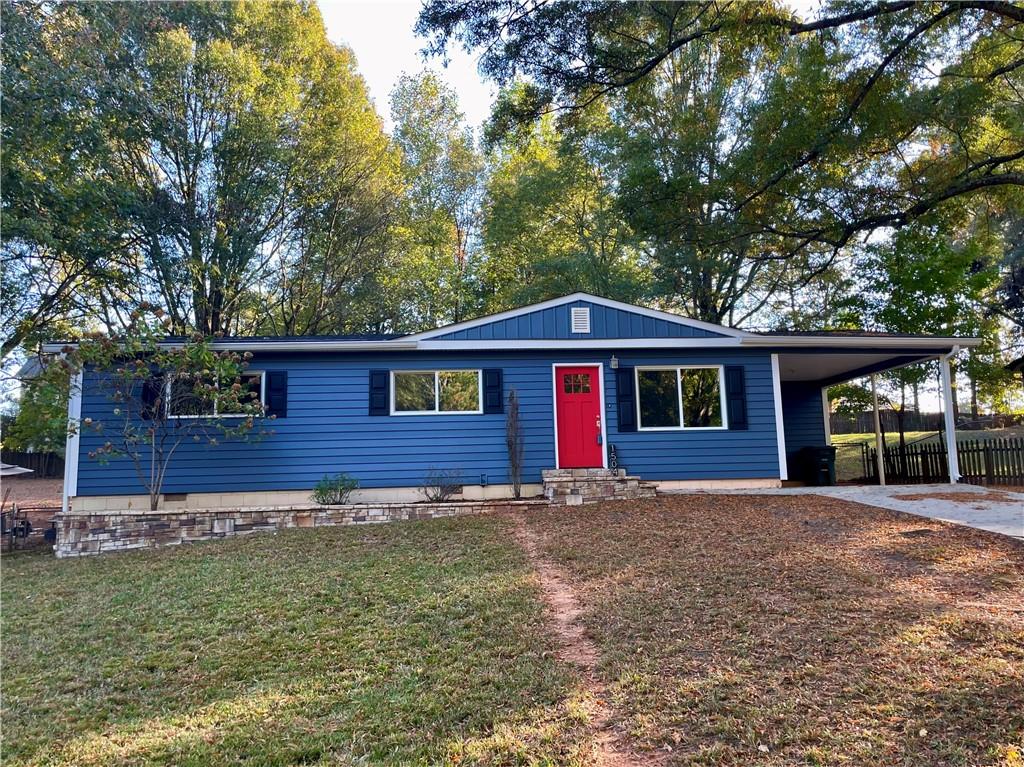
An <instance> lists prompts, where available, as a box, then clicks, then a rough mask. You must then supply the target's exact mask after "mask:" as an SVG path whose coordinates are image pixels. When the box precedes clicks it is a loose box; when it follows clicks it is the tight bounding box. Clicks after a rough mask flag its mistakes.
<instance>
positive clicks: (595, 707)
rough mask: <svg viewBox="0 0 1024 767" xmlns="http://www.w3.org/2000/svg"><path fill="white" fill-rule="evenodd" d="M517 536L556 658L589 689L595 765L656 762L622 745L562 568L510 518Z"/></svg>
mask: <svg viewBox="0 0 1024 767" xmlns="http://www.w3.org/2000/svg"><path fill="white" fill-rule="evenodd" d="M512 519H513V522H514V524H515V536H516V540H517V541H518V542H519V544H520V545H521V546H522V547H523V550H524V551H525V552H526V556H527V557H528V558H529V560H530V564H532V565H533V568H534V569H535V570H536V571H537V575H538V577H539V578H540V586H541V592H542V594H543V597H544V604H545V606H546V607H547V622H548V626H549V628H550V629H551V632H552V634H554V636H555V638H556V640H557V642H558V645H559V649H558V657H559V658H560V659H561V660H563V661H565V662H566V663H571V664H573V665H574V666H576V667H577V668H578V669H579V670H580V671H581V672H582V676H583V689H584V691H585V692H587V693H588V697H589V699H590V700H591V701H592V703H591V704H590V711H589V712H588V713H589V714H590V725H591V728H592V729H593V731H594V745H595V756H596V758H597V761H596V764H597V765H598V767H640V766H641V765H657V764H659V763H660V762H661V761H663V760H662V759H660V758H659V757H657V756H653V755H652V756H644V757H643V758H641V757H639V756H637V755H636V754H634V753H633V752H632V751H631V750H630V749H629V748H628V747H627V746H626V745H625V743H623V736H622V734H621V733H619V732H618V731H617V730H616V729H615V727H614V726H613V724H612V712H611V710H610V707H609V703H608V688H607V686H606V685H605V683H604V682H602V681H601V679H600V678H599V677H598V675H597V657H598V653H597V646H596V645H595V644H594V643H593V642H592V641H590V639H588V638H587V636H586V634H585V633H584V631H583V624H582V622H581V621H580V615H581V613H582V612H583V611H582V609H581V608H580V605H579V602H578V601H577V600H576V595H575V594H574V593H573V590H572V587H571V586H570V585H569V583H568V580H567V579H566V577H565V571H564V570H563V569H562V568H561V567H559V566H558V565H557V564H555V563H554V562H553V561H551V560H550V559H548V558H547V557H546V556H544V554H543V553H542V552H541V550H540V544H539V541H538V539H537V534H536V533H535V532H534V531H533V530H532V529H530V525H529V523H528V522H527V521H526V520H525V519H524V518H523V517H522V515H518V514H517V515H514V516H513V517H512Z"/></svg>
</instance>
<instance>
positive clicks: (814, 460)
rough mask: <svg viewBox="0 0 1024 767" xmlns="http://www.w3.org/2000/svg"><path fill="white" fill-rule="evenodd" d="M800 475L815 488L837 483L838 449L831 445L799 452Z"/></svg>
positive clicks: (804, 449) (808, 448)
mask: <svg viewBox="0 0 1024 767" xmlns="http://www.w3.org/2000/svg"><path fill="white" fill-rule="evenodd" d="M799 456H800V474H801V475H802V477H803V480H804V482H806V483H807V484H808V485H811V486H813V487H823V486H827V485H834V484H835V483H836V449H835V448H834V447H832V446H831V445H821V446H820V447H805V448H802V449H801V450H800V452H799Z"/></svg>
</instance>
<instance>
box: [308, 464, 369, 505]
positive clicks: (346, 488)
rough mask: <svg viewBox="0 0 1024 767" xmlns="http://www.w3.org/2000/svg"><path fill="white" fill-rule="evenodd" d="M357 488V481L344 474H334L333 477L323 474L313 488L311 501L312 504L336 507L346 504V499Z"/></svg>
mask: <svg viewBox="0 0 1024 767" xmlns="http://www.w3.org/2000/svg"><path fill="white" fill-rule="evenodd" d="M357 487H359V480H358V479H356V478H355V477H350V476H349V475H348V474H346V473H345V472H341V473H340V474H335V475H334V476H333V477H332V476H331V475H330V474H325V475H324V478H323V479H321V480H320V481H319V482H317V483H316V487H314V488H313V495H312V499H313V502H314V503H319V504H320V505H321V506H337V505H339V504H342V503H348V497H349V496H350V495H352V491H353V490H355V489H356V488H357Z"/></svg>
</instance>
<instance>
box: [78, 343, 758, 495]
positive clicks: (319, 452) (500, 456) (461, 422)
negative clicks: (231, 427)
mask: <svg viewBox="0 0 1024 767" xmlns="http://www.w3.org/2000/svg"><path fill="white" fill-rule="evenodd" d="M614 353H615V354H616V355H617V356H618V358H619V361H620V364H621V365H623V366H626V365H660V364H742V365H744V366H745V367H746V381H747V398H748V409H749V424H750V428H749V429H748V430H746V431H676V432H634V433H619V432H618V423H617V418H616V392H615V376H614V372H613V371H612V370H611V369H610V368H609V366H608V361H609V358H610V357H611V354H612V351H611V350H609V351H607V352H594V351H590V352H508V353H504V354H495V353H486V352H447V353H446V352H434V353H429V354H428V353H419V352H410V353H405V354H397V353H391V354H387V355H385V354H383V353H380V354H369V353H367V354H292V355H286V354H273V355H271V354H263V355H257V356H256V357H255V358H254V359H253V361H252V365H251V367H252V369H255V370H287V371H288V415H287V417H286V418H282V419H278V420H275V421H271V422H266V424H265V425H266V426H267V427H268V428H270V429H271V430H272V431H273V434H271V435H269V436H266V437H264V438H262V439H260V440H259V441H254V442H238V441H235V442H225V443H222V444H220V445H216V446H208V445H205V444H194V443H192V442H186V443H184V444H182V446H181V447H180V448H179V450H178V453H177V454H176V455H175V457H174V460H173V463H172V466H171V469H170V471H169V472H168V477H167V481H166V483H165V486H164V491H165V492H169V493H183V492H233V491H234V492H244V491H253V490H305V489H309V488H311V487H312V486H313V485H314V484H315V483H316V481H317V480H319V479H320V478H321V477H323V475H324V474H326V473H334V472H339V471H345V472H348V473H349V474H352V475H353V476H355V477H356V478H358V480H359V482H360V484H361V486H362V487H368V488H372V487H381V488H386V487H408V486H418V485H419V484H421V483H422V481H423V478H424V475H425V474H426V472H427V470H428V468H429V467H436V468H440V469H456V470H459V471H460V472H461V473H462V478H463V481H464V482H465V483H466V484H477V483H479V482H480V478H481V475H485V476H486V478H487V481H488V483H490V484H504V483H507V482H508V481H509V479H508V454H507V451H506V447H505V416H504V415H503V414H499V415H444V416H434V415H428V416H375V417H371V416H370V415H368V404H367V400H368V389H369V375H368V370H369V369H371V368H389V369H405V370H408V369H431V368H439V367H440V368H445V369H457V368H472V369H476V368H488V367H494V368H501V369H502V370H503V371H504V387H505V395H506V396H507V394H508V392H509V391H510V390H511V389H516V391H517V392H518V394H519V399H520V402H521V420H522V423H523V434H524V441H525V461H524V477H523V479H524V481H526V482H540V473H541V471H542V470H543V469H548V468H553V467H554V465H555V447H554V425H553V424H554V420H553V387H552V363H554V362H559V363H583V362H604V363H605V380H604V385H605V404H606V413H605V419H606V429H607V436H608V441H609V442H610V443H612V444H614V445H615V447H616V449H617V451H618V455H619V459H620V461H621V463H622V464H623V465H624V466H626V467H627V468H628V469H629V470H630V471H631V472H633V473H636V474H639V475H640V476H642V477H645V478H648V479H725V478H737V479H738V478H765V477H777V476H778V460H777V456H776V440H775V420H774V409H773V404H772V403H773V398H772V388H771V365H770V357H769V355H768V354H767V353H764V352H757V351H746V350H722V349H709V350H706V351H703V350H687V351H675V350H673V351H665V352H660V351H659V352H653V351H646V352H645V351H639V350H615V351H614ZM555 354H557V356H553V355H555ZM84 389H85V391H84V394H83V402H82V416H83V417H89V418H92V419H93V420H94V421H95V422H99V423H104V422H107V423H109V422H111V421H112V412H111V411H112V407H113V405H112V403H110V402H109V401H108V400H107V398H106V397H105V395H104V394H103V392H102V391H101V390H100V388H99V387H98V385H97V377H96V375H95V374H88V375H87V376H86V379H85V386H84ZM108 428H111V429H112V428H114V425H113V423H111V424H110V426H109V427H108ZM104 439H105V438H104V436H103V435H102V433H99V434H98V433H96V432H94V431H92V430H90V429H84V430H83V432H82V437H81V444H80V460H79V475H78V494H79V495H85V496H89V495H125V494H134V493H142V492H143V487H142V485H141V483H140V482H139V481H138V478H137V476H136V473H135V470H134V468H133V466H132V465H131V462H130V461H129V460H128V459H126V458H114V459H112V460H110V461H109V462H108V463H107V464H105V465H104V464H100V463H99V462H98V461H96V460H95V459H91V458H89V457H88V453H89V452H90V451H93V450H95V449H96V448H97V447H98V446H100V445H101V444H102V443H103V442H104Z"/></svg>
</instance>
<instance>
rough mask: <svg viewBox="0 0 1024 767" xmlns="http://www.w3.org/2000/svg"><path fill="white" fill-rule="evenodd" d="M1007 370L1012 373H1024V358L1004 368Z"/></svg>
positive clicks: (1019, 358)
mask: <svg viewBox="0 0 1024 767" xmlns="http://www.w3.org/2000/svg"><path fill="white" fill-rule="evenodd" d="M1006 369H1007V370H1011V371H1013V372H1014V373H1024V357H1018V358H1017V359H1015V360H1013V361H1012V362H1010V363H1009V364H1007V366H1006Z"/></svg>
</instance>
